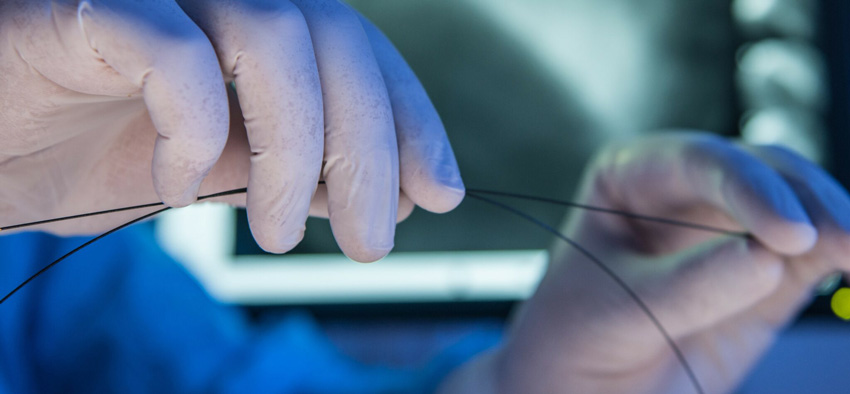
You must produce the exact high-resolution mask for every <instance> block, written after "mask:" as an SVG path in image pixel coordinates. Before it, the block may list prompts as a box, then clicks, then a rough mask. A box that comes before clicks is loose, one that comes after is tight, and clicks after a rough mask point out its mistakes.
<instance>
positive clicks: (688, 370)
mask: <svg viewBox="0 0 850 394" xmlns="http://www.w3.org/2000/svg"><path fill="white" fill-rule="evenodd" d="M478 193H479V192H478V191H473V190H470V189H467V191H466V195H467V196H469V197H472V198H474V199H477V200H481V201H484V202H486V203H489V204H492V205H495V206H497V207H500V208H502V209H504V210H506V211H508V212H511V213H513V214H515V215H517V216H520V217H522V218H523V219H525V220H527V221H529V222H531V223H533V224H536V225H537V226H539V227H540V228H542V229H544V230H546V231H548V232H550V233H552V234H554V235H555V236H556V237H558V238H560V239H561V240H563V241H564V242H566V243H567V244H569V245H570V246H572V247H573V248H575V249H576V250H578V251H579V252H580V253H581V254H583V255H584V256H585V257H587V258H588V259H589V260H590V261H592V262H593V264H595V265H596V266H597V267H599V269H600V270H602V272H604V273H605V274H606V275H608V277H610V278H611V279H613V280H614V282H616V283H617V285H618V286H620V288H622V289H623V290H624V291H625V292H626V293H627V294H628V295H629V297H630V298H631V299H632V300H633V301H634V302H635V303H636V304H637V305H638V307H640V309H641V310H643V312H644V314H646V316H647V317H649V319H650V320H652V324H653V325H655V327H656V328H657V329H658V331H659V332H660V333H661V335H662V336H664V340H665V341H667V344H668V345H670V349H672V350H673V353H674V354H675V355H676V358H677V359H678V360H679V364H681V366H682V369H684V370H685V373H686V374H687V375H688V378H689V379H690V380H691V383H692V384H693V386H694V389H695V390H696V391H697V393H699V394H704V393H705V391H703V389H702V386H701V385H700V383H699V380H698V379H697V376H696V374H695V373H694V371H693V369H692V368H691V365H690V364H689V363H688V360H687V359H686V358H685V355H684V354H683V353H682V351H681V349H679V346H678V345H676V341H674V340H673V338H672V337H671V336H670V334H669V333H668V332H667V330H666V329H664V326H663V325H661V322H660V321H659V320H658V318H657V317H655V314H653V313H652V311H651V310H650V309H649V306H647V305H646V303H644V302H643V300H642V299H641V298H640V296H638V295H637V293H635V292H634V290H632V289H631V287H629V285H628V284H626V282H625V281H624V280H623V279H622V278H620V276H619V275H617V274H616V273H615V272H614V271H613V270H611V269H610V268H609V267H608V266H607V265H605V263H603V262H602V261H601V260H599V259H598V258H597V257H596V256H595V255H593V254H592V253H590V251H589V250H587V249H585V248H584V247H583V246H581V245H579V244H578V243H576V242H575V241H573V240H572V239H571V238H569V237H567V236H566V235H564V234H562V233H561V232H560V231H558V230H556V229H554V228H553V227H552V226H549V225H548V224H546V223H544V222H543V221H541V220H539V219H537V218H535V217H533V216H531V215H529V214H527V213H525V212H522V211H520V210H519V209H516V208H514V207H512V206H510V205H507V204H504V203H502V202H499V201H495V200H491V199H489V198H487V197H484V196H481V195H478ZM603 212H606V211H603ZM607 212H608V213H611V212H610V211H607Z"/></svg>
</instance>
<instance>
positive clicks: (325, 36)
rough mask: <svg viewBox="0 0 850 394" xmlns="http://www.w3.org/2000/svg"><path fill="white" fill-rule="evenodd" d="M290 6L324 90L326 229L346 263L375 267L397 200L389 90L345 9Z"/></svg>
mask: <svg viewBox="0 0 850 394" xmlns="http://www.w3.org/2000/svg"><path fill="white" fill-rule="evenodd" d="M293 3H295V4H296V5H297V6H298V8H299V9H301V12H302V13H303V14H304V17H305V19H306V20H307V25H308V26H309V28H310V34H311V36H312V38H313V48H314V49H315V52H316V63H317V65H318V67H319V77H320V80H321V83H322V94H323V100H324V110H325V165H324V169H323V174H322V175H323V177H324V180H325V182H326V183H327V188H328V213H329V216H330V222H331V229H332V230H333V234H334V237H335V238H336V241H337V243H338V244H339V246H340V248H341V249H342V251H343V252H344V253H345V254H346V255H347V256H348V257H349V258H351V259H353V260H356V261H362V262H368V261H375V260H378V259H380V258H382V257H384V256H385V255H386V254H387V253H389V252H390V250H391V249H392V247H393V237H394V235H395V222H396V217H397V212H396V209H397V207H398V193H399V181H398V144H397V142H396V136H395V128H394V126H393V117H392V108H391V107H390V102H389V98H388V96H387V89H386V86H385V85H384V80H383V77H382V76H381V71H380V69H379V68H378V65H377V62H376V61H375V56H374V55H373V54H372V49H371V47H370V44H369V41H368V39H367V37H366V33H365V32H364V31H363V27H362V26H361V24H360V20H359V19H358V18H357V16H356V15H355V14H354V12H353V11H352V10H351V9H349V8H348V7H347V6H344V5H342V4H340V3H338V2H337V1H334V0H319V1H308V0H297V1H293Z"/></svg>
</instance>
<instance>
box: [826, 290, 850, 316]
mask: <svg viewBox="0 0 850 394" xmlns="http://www.w3.org/2000/svg"><path fill="white" fill-rule="evenodd" d="M830 305H831V306H832V312H834V313H835V315H836V316H838V317H840V318H842V319H844V320H850V288H849V287H842V288H840V289H838V291H836V292H835V293H833V294H832V302H831V303H830Z"/></svg>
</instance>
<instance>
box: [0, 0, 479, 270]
mask: <svg viewBox="0 0 850 394" xmlns="http://www.w3.org/2000/svg"><path fill="white" fill-rule="evenodd" d="M0 36H2V38H3V40H2V43H0V86H2V88H0V89H1V90H0V106H2V107H0V108H2V109H0V119H2V123H0V139H2V141H3V143H2V145H0V217H2V218H3V220H2V221H3V222H2V223H0V227H2V226H3V225H10V224H17V223H21V222H29V221H34V220H40V219H47V218H52V217H57V216H64V215H71V214H79V213H85V212H90V211H97V210H103V209H109V208H117V207H122V206H128V205H135V204H143V203H149V202H152V201H157V200H161V201H163V202H164V203H166V204H167V205H170V206H174V207H180V206H185V205H188V204H191V203H192V202H193V201H195V199H196V197H197V196H198V194H199V193H202V194H207V193H213V192H219V191H222V190H225V189H232V188H239V187H246V186H247V187H248V189H249V192H248V194H247V197H241V198H240V197H231V198H228V199H223V200H226V201H228V202H230V203H234V204H238V205H247V208H248V218H249V221H250V225H251V230H252V232H253V234H254V237H255V238H256V239H257V241H258V243H259V244H260V246H262V247H263V248H264V249H266V250H268V251H270V252H276V253H282V252H286V251H288V250H289V249H291V248H292V247H294V246H295V245H296V244H297V243H298V242H299V241H300V240H301V238H302V237H303V232H304V223H305V221H306V218H307V216H308V214H310V213H311V212H312V213H313V214H316V215H322V216H329V217H330V222H331V226H332V228H333V232H334V235H335V237H336V239H337V242H338V243H339V245H340V247H341V248H342V250H343V251H344V252H345V253H346V254H347V255H348V256H349V257H351V258H352V259H354V260H358V261H373V260H376V259H378V258H380V257H383V256H384V255H385V254H386V253H388V252H389V250H390V249H391V248H392V246H393V235H394V232H395V224H396V220H397V219H401V218H403V217H404V216H406V215H407V214H409V213H410V211H411V210H412V209H413V206H414V204H415V205H419V206H421V207H423V208H425V209H427V210H430V211H434V212H445V211H448V210H451V209H453V208H454V207H455V206H456V205H457V204H458V203H459V202H460V201H461V199H462V198H463V195H464V187H463V183H462V181H461V179H460V176H459V173H458V170H457V165H456V163H455V159H454V156H453V153H452V151H451V148H450V146H449V142H448V139H447V138H446V135H445V132H444V130H443V128H442V124H441V122H440V120H439V117H438V116H437V114H436V111H435V110H434V108H433V106H432V105H431V103H430V100H429V99H428V97H427V95H426V94H425V92H424V90H423V89H422V86H421V85H420V84H419V82H418V81H417V79H416V77H415V76H414V75H413V73H412V71H411V70H410V69H409V68H408V66H407V65H406V64H405V62H404V60H403V59H402V58H401V56H400V55H399V54H398V53H397V52H396V51H395V49H394V48H393V47H392V45H391V44H390V43H389V41H388V40H387V39H386V38H385V37H384V36H383V35H382V34H381V33H380V32H379V31H377V29H376V28H375V27H374V26H372V25H371V24H370V23H368V21H366V20H365V19H362V17H360V16H359V15H358V14H357V13H356V12H355V11H354V10H352V9H351V8H349V7H348V6H346V5H343V4H341V3H339V2H338V1H335V0H323V1H291V2H290V1H286V0H268V1H264V0H242V1H237V0H230V1H202V0H185V1H177V2H175V1H170V0H157V1H149V2H148V1H146V2H139V1H132V0H110V1H71V0H66V1H48V0H38V1H24V0H13V1H4V2H2V3H0ZM228 82H233V86H235V93H236V94H230V99H228V90H229V89H228V88H227V87H226V86H227V85H226V83H228ZM237 95H238V102H237V100H236V96H237ZM228 102H230V103H228ZM229 107H230V108H229ZM229 115H230V118H229ZM228 136H229V138H228ZM320 180H324V181H325V182H326V184H325V185H323V186H322V187H320V188H319V190H318V192H317V184H318V182H319V181H320ZM314 193H315V199H314ZM311 201H313V202H312V205H311ZM399 207H401V208H399ZM141 214H142V211H138V212H125V213H118V214H111V215H106V216H101V217H96V218H87V219H80V220H76V221H69V222H64V223H57V224H52V225H48V226H42V227H41V229H42V230H47V231H51V232H54V233H60V234H80V233H93V232H98V231H103V230H105V229H107V228H110V227H113V226H115V225H117V224H120V223H122V222H124V221H127V220H128V219H130V218H133V217H136V216H139V215H141Z"/></svg>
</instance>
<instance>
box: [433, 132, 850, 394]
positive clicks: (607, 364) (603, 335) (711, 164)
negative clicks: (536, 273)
mask: <svg viewBox="0 0 850 394" xmlns="http://www.w3.org/2000/svg"><path fill="white" fill-rule="evenodd" d="M580 201H582V202H585V203H588V204H593V205H597V206H603V207H609V208H615V209H620V210H625V211H629V212H634V213H640V214H646V215H652V216H658V217H663V218H671V219H678V220H685V221H690V222H695V223H700V224H705V225H711V226H715V227H721V228H726V229H730V230H737V231H743V232H747V233H749V234H751V236H750V237H742V236H727V235H718V234H716V233H711V232H705V231H699V230H693V229H686V228H681V227H676V226H671V225H667V224H661V223H655V222H650V221H642V220H636V219H631V218H625V217H622V216H617V215H608V214H604V213H599V212H589V211H584V212H575V213H573V214H572V215H571V216H570V218H569V220H568V221H567V222H566V224H565V226H564V227H563V232H564V234H565V235H566V236H568V237H571V238H572V239H574V240H575V241H576V242H577V243H578V244H579V245H581V246H583V247H584V248H586V249H587V250H588V251H589V252H590V253H591V254H592V255H594V256H595V257H596V258H597V259H598V260H599V261H601V262H602V263H604V264H606V265H607V266H608V267H610V269H611V270H613V271H614V272H616V273H617V275H619V276H620V277H621V278H622V279H623V281H625V283H626V284H627V285H628V286H629V287H630V288H631V289H633V290H634V292H635V293H636V294H637V295H638V296H639V297H640V298H641V299H642V300H643V301H644V302H645V304H646V305H647V307H648V308H649V309H650V310H651V312H652V313H653V314H654V315H655V317H657V319H658V321H659V322H660V324H661V325H662V326H663V327H664V329H665V330H666V331H667V333H669V335H670V336H671V337H672V339H673V340H674V341H675V342H676V343H677V344H678V347H679V348H680V349H681V351H682V352H683V355H684V357H685V358H686V359H687V361H688V363H689V364H690V366H691V367H692V368H693V371H694V373H695V375H696V378H697V380H698V382H699V384H700V385H701V386H702V387H703V389H704V390H705V392H706V393H726V392H730V391H732V390H734V388H735V387H736V385H738V384H739V383H740V382H741V380H742V379H743V378H744V377H745V376H746V374H747V373H748V371H750V370H751V368H752V367H753V365H754V364H755V363H756V362H757V361H758V359H759V357H760V356H761V355H762V354H763V353H764V352H765V351H766V349H767V348H768V347H769V346H770V345H771V342H772V341H773V340H774V338H775V337H776V335H777V333H778V331H779V330H781V329H782V327H783V326H784V325H786V324H787V323H788V322H789V321H791V319H792V318H793V317H794V316H795V314H796V313H797V312H798V311H799V310H800V309H801V308H802V307H803V306H804V305H805V304H806V303H807V301H809V300H810V298H811V297H812V293H813V288H814V287H815V286H816V285H817V284H818V283H819V282H821V281H822V280H823V279H824V278H825V277H826V276H828V275H829V274H831V273H833V272H836V271H845V272H846V271H847V270H848V269H850V265H848V261H847V258H846V256H847V254H848V253H850V248H848V246H850V242H848V241H850V236H849V234H848V231H850V199H848V195H847V193H846V192H845V191H844V190H843V189H842V188H841V187H840V186H839V185H838V183H837V182H836V181H835V180H833V179H832V178H831V177H830V176H829V175H827V173H826V172H824V171H823V170H822V169H820V168H818V167H817V166H815V165H814V164H812V163H810V162H808V161H806V160H804V159H802V158H801V157H800V156H798V155H796V154H794V153H791V152H790V151H788V150H786V149H783V148H779V147H775V146H736V145H733V144H731V143H729V142H727V141H725V140H723V139H720V138H718V137H715V136H710V135H701V134H661V135H656V136H653V137H650V138H647V139H645V140H643V141H641V142H639V143H636V144H632V145H628V146H619V147H614V148H611V149H608V150H607V151H605V152H604V153H602V154H601V155H600V156H599V157H598V159H597V160H596V161H595V163H594V164H593V165H592V167H591V168H590V170H589V171H588V173H587V175H586V178H585V181H584V183H583V188H582V192H581V194H580ZM557 245H558V246H557V247H555V250H554V253H553V256H552V259H551V262H550V267H549V268H548V271H547V273H546V275H545V277H544V279H543V280H542V282H541V284H540V286H539V288H538V290H537V292H536V294H535V295H534V296H533V297H532V298H531V299H530V300H529V301H527V302H526V303H525V304H524V306H523V307H522V308H521V310H520V311H519V313H518V314H517V318H516V320H515V321H514V323H513V327H512V330H511V334H510V337H509V338H508V339H507V341H506V343H505V344H504V346H503V347H501V348H500V349H498V350H496V351H494V352H491V353H489V354H488V355H486V356H482V357H481V358H479V359H478V360H476V361H475V362H473V363H471V364H469V365H467V366H466V367H465V368H464V369H462V370H460V371H459V372H458V373H456V374H455V376H454V377H453V379H452V380H450V381H449V382H448V383H447V384H446V386H445V387H444V392H455V391H457V390H458V389H461V388H462V389H471V388H475V389H476V390H478V391H476V392H488V391H489V392H504V393H515V392H524V393H671V394H672V393H677V394H681V393H693V392H695V388H694V386H693V385H692V383H691V382H690V381H689V379H688V377H687V375H686V373H685V370H684V369H683V367H682V366H681V365H680V364H679V362H678V360H677V359H676V357H675V354H674V353H673V351H672V350H671V347H670V346H669V345H668V343H667V342H666V341H665V339H664V337H663V336H662V334H661V333H660V332H659V330H658V329H657V327H656V326H655V325H653V323H652V321H651V320H650V318H649V317H648V316H647V315H646V314H645V313H644V312H643V310H642V309H641V308H640V307H639V306H638V305H637V304H636V302H635V301H634V300H633V299H632V298H631V297H630V296H629V295H628V294H627V293H626V291H625V290H624V289H623V288H622V287H620V286H618V285H617V284H616V283H615V281H614V280H612V278H611V277H609V276H607V275H605V274H604V273H603V271H602V270H601V269H600V268H599V267H597V266H596V265H594V263H593V262H592V261H590V260H589V258H588V257H587V256H585V255H583V254H582V253H580V252H579V251H578V250H576V249H575V248H572V247H570V246H568V245H566V244H565V243H563V242H562V241H558V244H557Z"/></svg>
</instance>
